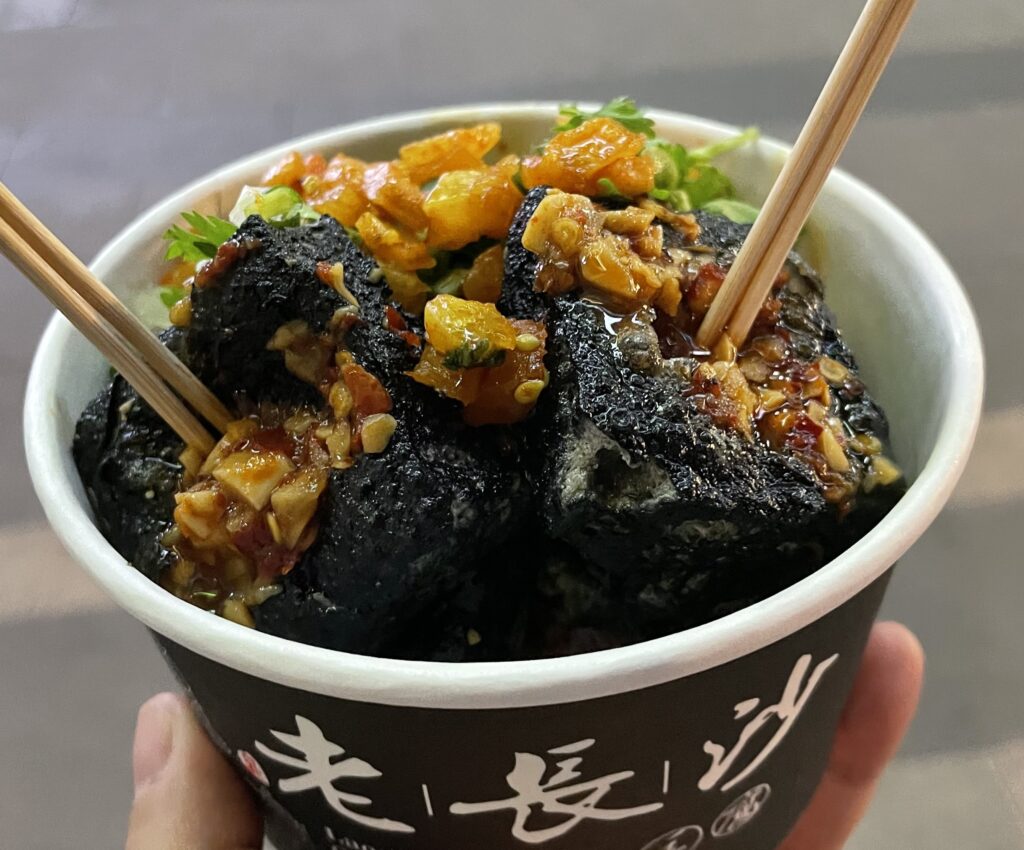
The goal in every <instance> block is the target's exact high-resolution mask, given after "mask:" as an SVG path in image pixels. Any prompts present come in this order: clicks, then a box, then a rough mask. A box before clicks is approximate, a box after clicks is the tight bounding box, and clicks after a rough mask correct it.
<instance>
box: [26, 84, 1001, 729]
mask: <svg viewBox="0 0 1024 850" xmlns="http://www.w3.org/2000/svg"><path fill="white" fill-rule="evenodd" d="M556 109H557V104H556V103H554V102H545V101H530V102H519V103H484V104H476V105H469V106H461V107H448V108H440V109H425V110H417V111H413V112H404V113H399V114H395V115H390V116H386V117H381V118H373V119H369V120H365V121H360V122H356V123H352V124H346V125H342V126H339V127H335V128H331V129H328V130H322V131H318V132H316V133H312V134H308V135H304V136H301V137H298V138H295V139H291V140H289V141H286V142H284V143H282V144H279V145H274V146H272V147H269V148H266V149H264V150H261V151H258V152H256V153H253V154H250V155H247V156H244V157H242V158H240V159H238V160H236V161H234V162H232V163H230V164H228V165H226V166H223V167H221V168H218V169H216V170H214V171H212V172H210V173H209V174H207V175H205V176H203V177H201V178H199V179H198V180H195V181H193V182H192V183H190V184H188V185H187V186H185V187H184V188H183V189H180V190H179V191H177V192H175V193H173V194H171V195H170V196H168V197H166V198H165V199H163V200H161V201H159V202H158V203H156V204H155V205H153V206H152V207H150V208H149V209H148V210H147V211H146V212H144V213H143V214H142V215H141V216H139V217H137V218H136V219H135V220H134V221H133V222H132V223H130V224H129V225H128V226H127V227H126V228H124V229H123V230H122V231H121V232H120V233H119V234H117V235H116V236H115V237H114V238H113V239H112V240H110V242H108V243H107V245H106V246H105V247H104V248H103V249H102V250H101V251H100V252H99V254H98V255H97V256H96V258H95V260H94V261H93V263H92V266H91V267H92V268H93V270H94V271H96V272H97V274H98V275H99V276H100V277H101V278H102V277H103V275H104V273H105V271H106V269H108V268H109V267H110V266H112V265H113V264H114V263H115V262H118V261H119V260H120V259H121V258H123V257H124V256H125V255H129V254H131V253H134V252H135V251H137V250H139V247H140V246H141V245H143V244H145V243H144V242H143V241H142V234H144V233H146V232H148V230H150V229H151V227H152V226H153V224H154V222H160V223H162V224H163V225H164V226H166V223H167V222H169V221H171V220H172V219H173V218H174V217H175V216H176V215H177V214H178V212H180V210H181V209H185V208H186V207H185V206H181V204H183V203H186V201H187V199H189V198H190V197H191V196H192V195H195V194H197V193H198V192H200V191H204V192H210V191H212V190H214V189H215V188H216V187H217V186H218V185H221V184H224V183H227V182H230V181H232V180H237V179H241V178H243V177H244V176H245V175H247V174H251V173H253V172H255V171H257V170H259V169H260V168H261V167H266V165H267V164H269V163H270V162H272V161H274V160H275V159H276V158H278V157H280V156H281V155H283V154H284V153H287V152H288V151H290V150H294V149H299V150H306V149H314V148H318V147H331V148H334V149H342V148H343V146H344V145H346V144H348V145H350V144H352V143H353V141H355V140H357V139H360V138H366V137H371V136H375V135H378V134H383V133H387V132H395V131H403V130H410V129H423V130H424V131H428V130H430V129H436V128H437V127H439V126H440V125H456V124H465V123H470V122H476V121H481V120H501V119H502V118H505V119H507V118H544V117H553V116H554V114H555V111H556ZM649 115H650V116H651V117H652V118H653V119H654V120H655V122H656V124H657V126H658V127H659V128H660V129H661V130H662V131H665V130H668V131H669V132H670V135H671V134H677V135H678V134H698V135H700V136H702V137H705V138H711V139H713V138H718V137H721V136H723V135H726V134H731V133H735V132H737V130H738V128H736V127H733V126H730V125H727V124H722V123H719V122H716V121H710V120H707V119H703V118H698V117H695V116H691V115H686V114H683V113H675V112H668V111H663V110H650V112H649ZM759 144H760V145H762V146H763V148H764V150H766V151H767V152H769V153H772V154H775V155H784V154H785V153H786V152H788V150H789V146H787V145H784V144H783V143H781V142H779V141H776V140H773V139H762V140H761V141H760V142H759ZM827 190H828V191H829V193H830V194H834V195H836V196H839V197H842V198H844V199H845V200H846V201H849V202H851V203H853V204H855V205H857V206H859V207H862V208H863V207H867V208H869V209H870V210H871V215H872V216H873V217H874V218H875V220H877V221H880V222H881V224H882V225H883V226H884V227H885V229H886V230H888V231H889V232H891V233H893V235H894V237H895V239H896V240H898V241H900V242H902V243H903V244H905V245H907V246H909V249H910V252H911V253H912V254H913V255H914V256H915V257H916V258H917V262H919V263H920V264H921V265H924V266H926V267H927V268H928V269H929V275H928V284H927V286H928V288H929V290H930V292H929V295H930V296H931V298H932V299H933V300H934V301H935V302H936V303H937V304H938V305H939V310H940V312H941V314H942V316H943V318H944V327H942V328H940V331H942V332H945V333H948V334H949V335H950V348H951V350H952V351H955V352H956V354H955V355H951V371H952V373H953V374H952V380H953V382H954V385H955V386H957V387H959V388H960V390H959V391H958V392H957V393H955V394H951V396H950V399H949V400H948V401H947V403H946V405H945V409H944V410H943V412H942V417H941V424H940V427H939V431H938V435H937V437H936V440H935V445H934V448H933V450H932V452H931V454H930V456H929V457H928V459H927V461H926V462H925V464H924V466H923V467H922V469H921V472H920V474H919V475H918V477H917V479H916V480H915V481H914V483H913V484H912V485H911V486H910V488H909V489H908V491H907V493H906V494H905V495H904V496H903V498H902V499H901V500H900V501H899V502H898V503H897V504H896V506H895V507H894V508H893V509H892V511H890V513H889V514H888V515H887V516H886V517H885V518H884V519H883V520H882V521H881V522H880V523H879V524H878V525H877V526H875V527H874V528H873V529H872V530H871V531H869V532H868V533H867V534H866V535H865V536H864V537H863V538H861V539H860V540H858V541H857V542H856V543H855V544H854V545H853V546H852V547H850V548H849V549H848V550H846V551H845V552H843V553H842V554H840V555H839V556H838V557H836V558H835V559H833V560H832V561H830V562H829V563H827V564H825V565H824V566H823V567H821V568H820V569H819V570H817V571H816V572H815V573H813V574H812V575H810V576H808V577H807V578H805V579H803V580H802V581H800V582H797V583H796V584H794V585H792V586H790V587H788V588H786V589H785V590H783V591H781V592H779V593H777V594H775V595H773V596H771V597H769V598H767V599H764V600H762V601H760V602H757V603H755V604H753V605H750V606H748V607H746V608H743V609H741V610H739V611H736V612H734V613H732V614H729V615H726V616H725V617H722V618H720V619H718V620H714V621H712V622H710V623H706V624H704V625H701V626H697V627H695V628H691V629H688V630H686V631H682V632H678V633H675V634H672V635H668V636H665V637H661V638H657V639H654V640H649V641H644V642H642V643H638V644H634V645H631V646H625V647H618V648H615V649H608V650H602V651H598V652H593V653H588V654H584V655H576V656H570V657H563V658H551V659H536V660H529V661H500V662H479V663H467V664H457V663H450V662H432V661H402V660H396V659H386V658H373V657H369V656H362V655H356V654H352V653H347V652H341V651H337V650H330V649H324V648H321V647H315V646H310V645H307V644H302V643H298V642H296V641H291V640H287V639H285V638H281V637H277V636H275V635H271V634H265V633H262V632H258V631H255V630H252V629H246V628H243V627H241V626H238V625H236V624H234V623H231V622H229V621H227V620H224V619H222V618H219V617H215V616H211V615H210V614H208V613H207V612H204V611H202V610H200V609H198V608H196V607H194V606H192V605H190V604H189V603H187V602H185V601H183V600H181V599H178V598H176V597H175V596H173V595H172V594H170V593H168V592H167V591H165V590H164V589H163V588H161V587H160V586H159V585H157V584H156V583H155V582H152V581H150V580H149V579H148V578H146V577H145V576H144V575H142V573H140V572H138V571H137V570H136V569H134V568H133V567H132V566H131V565H130V564H128V563H127V561H126V560H125V559H124V558H123V557H121V555H120V554H119V553H117V552H116V551H115V550H114V548H113V547H112V546H111V545H110V544H109V543H108V542H107V541H106V539H105V538H104V537H103V536H102V534H101V533H100V531H99V530H98V528H97V527H96V526H95V525H94V524H93V520H92V518H91V512H90V511H89V509H88V507H87V506H86V505H85V504H83V502H82V500H81V493H82V488H81V484H80V482H79V481H78V479H77V473H76V472H75V469H74V466H73V464H71V463H69V462H68V452H69V446H68V445H67V435H66V434H62V433H61V429H60V428H59V427H58V426H59V414H58V410H57V408H56V402H55V399H56V397H57V396H56V389H57V387H58V386H59V385H60V384H61V383H63V382H66V381H68V380H73V379H74V378H73V371H74V364H68V363H67V362H66V361H65V359H64V356H63V355H64V351H65V349H66V347H67V345H68V343H69V341H70V340H71V339H72V338H73V336H74V335H75V333H76V332H75V331H74V329H73V328H72V327H71V325H70V324H69V323H68V322H67V320H65V319H64V318H63V316H61V315H59V314H57V315H54V316H53V318H52V319H51V321H50V322H49V324H48V326H47V328H46V331H45V332H44V334H43V336H42V338H41V340H40V343H39V346H38V348H37V350H36V353H35V356H34V359H33V363H32V369H31V372H30V375H29V381H28V387H27V390H26V394H25V408H24V430H25V449H26V455H27V459H28V466H29V471H30V474H31V477H32V481H33V484H34V487H35V489H36V493H37V495H38V497H39V500H40V502H41V503H42V505H43V508H44V511H45V512H46V515H47V518H48V519H49V521H50V523H51V525H52V526H53V528H54V531H55V533H56V534H57V536H58V537H59V538H60V540H61V541H62V543H63V544H64V546H65V547H66V548H67V550H68V551H69V553H70V554H71V555H72V557H74V558H75V559H76V560H77V561H78V562H79V563H80V564H81V565H82V566H83V567H85V569H86V570H88V572H89V573H90V574H91V575H92V576H93V578H94V579H95V580H96V581H97V582H98V583H99V584H100V585H101V586H103V587H104V589H105V590H106V591H107V592H108V593H109V594H110V595H111V596H112V597H113V598H114V600H115V601H116V602H117V603H118V604H119V605H120V606H121V607H123V608H124V609H126V610H127V611H128V612H129V613H131V614H132V615H133V616H134V617H136V618H137V619H138V620H140V621H141V622H143V623H144V624H145V625H146V626H148V627H149V628H151V629H153V630H154V631H156V632H159V633H160V634H162V635H164V636H165V637H167V638H168V639H170V640H172V641H174V642H176V643H178V644H181V645H182V646H184V647H186V648H188V649H190V650H192V651H193V652H197V653H198V654H200V655H203V656H205V657H207V658H210V659H212V660H213V661H216V662H219V663H222V664H225V665H227V666H229V667H232V668H234V669H237V670H240V671H243V672H245V673H248V674H250V675H253V676H256V677H258V678H263V679H267V680H269V681H272V682H276V683H278V684H281V685H286V686H291V687H295V688H299V689H302V690H306V691H312V692H315V693H319V694H324V695H327V696H332V697H339V698H344V699H351V700H356V701H363V702H373V703H381V704H387V705H395V706H416V707H424V708H449V709H466V708H472V709H485V708H487V709H490V708H514V707H525V706H536V705H549V704H558V703H567V702H575V701H579V700H585V699H596V698H600V697H604V696H610V695H613V694H618V693H624V692H628V691H633V690H639V689H642V688H646V687H651V686H654V685H658V684H662V683H664V682H668V681H671V680H674V679H678V678H682V677H684V676H689V675H693V674H695V673H699V672H701V671H703V670H706V669H709V668H711V667H715V666H719V665H721V664H724V663H727V662H729V661H732V660H734V659H736V658H739V657H741V656H743V655H747V654H749V653H751V652H754V651H756V650H757V649H759V648H761V647H763V646H767V645H768V644H771V643H774V642H776V641H777V640H780V639H782V638H783V637H785V636H787V635H789V634H792V633H794V632H796V631H798V630H799V629H801V628H803V627H804V626H806V625H808V624H809V623H811V622H813V621H815V620H817V619H820V618H821V617H823V616H824V615H825V614H827V613H828V612H830V611H832V610H833V609H835V608H837V607H838V606H839V605H841V604H842V603H844V602H845V601H847V600H848V599H850V598H852V597H853V596H854V595H856V594H857V593H858V592H860V591H861V590H862V589H864V588H865V587H867V586H868V585H869V584H870V583H871V582H873V581H874V580H875V579H876V578H878V577H879V576H880V575H881V574H883V573H884V572H885V571H886V570H888V568H889V567H890V566H891V565H892V564H893V563H895V561H896V560H897V559H898V558H899V557H900V556H901V555H902V554H903V553H904V552H905V551H906V550H907V549H908V548H909V547H910V546H911V544H913V542H914V541H915V540H916V539H917V538H918V537H919V536H920V535H921V534H922V533H923V531H924V530H925V528H927V526H928V525H929V524H930V523H931V522H932V520H934V518H935V517H936V515H937V514H938V513H939V511H940V510H941V508H942V506H943V505H944V504H945V502H946V501H947V499H948V498H949V495H950V493H951V492H952V490H953V487H954V485H955V484H956V482H957V480H958V479H959V478H960V475H961V473H962V472H963V469H964V466H965V464H966V461H967V458H968V455H969V452H970V448H971V444H972V443H973V440H974V436H975V433H976V431H977V427H978V423H979V420H980V416H981V406H982V395H983V380H982V377H983V373H984V364H983V354H982V347H981V340H980V335H979V333H978V328H977V323H976V320H975V317H974V312H973V310H972V308H971V306H970V303H969V301H968V299H967V296H966V294H965V293H964V291H963V289H962V288H961V286H960V283H959V281H958V280H957V277H956V275H955V273H954V272H953V271H952V269H951V268H950V266H949V265H948V263H947V262H946V260H945V259H944V258H943V257H942V255H941V254H940V253H939V251H938V250H937V248H936V247H935V246H934V245H933V244H932V242H931V241H930V240H929V239H928V237H927V236H925V235H924V233H922V232H921V230H920V229H919V228H918V227H917V226H916V225H914V224H913V223H912V222H911V221H910V220H909V219H908V218H907V217H906V216H905V215H904V214H903V213H902V212H900V211H899V210H898V209H897V208H896V207H895V206H893V205H892V204H891V203H890V202H889V201H888V200H886V199H885V198H884V197H883V196H882V195H880V194H879V193H878V192H876V191H875V190H874V189H871V188H870V187H868V186H867V185H866V184H864V183H862V182H861V181H860V180H857V179H856V178H854V177H852V176H850V175H849V174H846V173H845V172H843V171H840V170H836V171H834V172H833V174H832V175H831V176H830V177H829V181H828V184H827Z"/></svg>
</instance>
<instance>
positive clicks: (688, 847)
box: [644, 825, 704, 850]
mask: <svg viewBox="0 0 1024 850" xmlns="http://www.w3.org/2000/svg"><path fill="white" fill-rule="evenodd" d="M703 840H704V830H703V829H701V828H700V827H699V826H696V825H694V826H684V827H681V828H680V829H673V830H672V831H671V832H666V833H665V834H664V835H662V836H661V837H660V838H655V839H654V841H652V842H651V843H650V844H646V845H644V850H696V848H697V847H698V846H699V845H700V843H701V842H702V841H703Z"/></svg>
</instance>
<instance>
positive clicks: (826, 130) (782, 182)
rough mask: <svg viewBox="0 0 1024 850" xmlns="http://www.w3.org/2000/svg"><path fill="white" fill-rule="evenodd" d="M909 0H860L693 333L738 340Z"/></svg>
mask: <svg viewBox="0 0 1024 850" xmlns="http://www.w3.org/2000/svg"><path fill="white" fill-rule="evenodd" d="M914 3H915V0H868V4H867V5H866V6H865V7H864V11H863V12H862V13H861V16H860V18H859V19H858V21H857V24H856V26H855V27H854V29H853V32H852V33H851V34H850V38H849V40H848V41H847V43H846V46H845V47H844V48H843V52H842V53H841V54H840V56H839V60H838V61H837V62H836V65H835V68H833V69H832V73H831V75H830V76H829V78H828V81H827V82H826V83H825V87H824V88H823V89H822V91H821V94H820V95H819V97H818V100H817V102H816V103H815V105H814V109H813V110H812V111H811V114H810V116H809V117H808V119H807V123H806V124H804V127H803V129H802V130H801V131H800V136H799V137H798V138H797V141H796V144H795V145H794V146H793V151H792V153H791V154H790V155H789V157H788V158H787V160H786V163H785V165H784V166H783V168H782V171H781V172H780V173H779V176H778V178H777V179H776V181H775V184H774V185H773V186H772V190H771V192H770V193H769V194H768V197H767V199H766V200H765V203H764V206H763V207H762V208H761V212H760V214H759V215H758V217H757V220H756V221H755V222H754V224H753V226H752V227H751V229H750V233H749V234H748V236H747V238H746V240H745V241H744V243H743V247H742V248H741V249H740V251H739V253H738V254H737V255H736V260H735V262H734V263H733V265H732V268H731V269H730V270H729V273H728V275H727V276H726V279H725V282H724V283H723V284H722V287H721V289H719V291H718V293H717V295H716V296H715V299H714V300H713V301H712V304H711V307H710V309H709V310H708V312H707V314H706V315H705V317H704V320H703V322H702V323H701V325H700V328H699V329H698V331H697V336H696V340H697V342H698V343H699V344H701V345H703V346H705V347H707V348H710V347H711V346H713V345H714V344H715V342H717V340H718V338H719V337H720V336H721V335H722V333H723V332H726V333H728V334H729V338H730V339H731V340H732V342H733V343H734V344H735V345H737V346H741V345H743V343H744V342H745V341H746V339H747V335H748V334H749V333H750V328H751V326H752V325H753V324H754V321H755V319H756V318H757V314H758V313H759V312H760V310H761V307H762V306H763V304H764V302H765V299H766V298H767V297H768V295H769V293H770V292H771V289H772V284H773V283H774V282H775V280H776V278H777V277H778V275H779V272H780V271H781V270H782V267H783V265H784V263H785V261H786V257H787V255H788V254H789V252H790V250H791V249H792V248H793V244H794V243H795V242H796V240H797V237H798V236H799V234H800V230H801V229H802V228H803V226H804V224H805V223H806V221H807V217H808V216H809V215H810V212H811V208H812V207H813V205H814V202H815V200H816V199H817V197H818V194H819V193H820V192H821V189H822V187H823V186H824V184H825V179H826V178H827V177H828V174H829V172H830V171H831V170H832V167H833V166H834V165H835V164H836V161H837V160H838V159H839V156H840V154H841V153H842V151H843V148H844V147H845V146H846V142H847V141H848V140H849V138H850V134H851V133H852V132H853V128H854V126H855V125H856V123H857V120H858V119H859V118H860V116H861V113H862V112H863V111H864V107H865V105H866V104H867V102H868V99H869V98H870V97H871V93H872V92H873V91H874V89H875V85H876V84H877V83H878V80H879V78H880V77H881V76H882V71H883V70H885V66H886V65H887V64H888V62H889V58H890V57H891V56H892V53H893V51H894V50H895V48H896V44H897V42H898V41H899V38H900V35H901V34H902V33H903V30H904V28H905V27H906V24H907V21H908V20H909V19H910V13H911V12H912V11H913V8H914Z"/></svg>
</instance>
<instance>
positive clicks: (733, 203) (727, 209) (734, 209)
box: [704, 198, 761, 224]
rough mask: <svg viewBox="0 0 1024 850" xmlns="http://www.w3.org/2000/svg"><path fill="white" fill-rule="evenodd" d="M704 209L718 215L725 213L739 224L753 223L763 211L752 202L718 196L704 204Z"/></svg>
mask: <svg viewBox="0 0 1024 850" xmlns="http://www.w3.org/2000/svg"><path fill="white" fill-rule="evenodd" d="M704 209H706V210H707V211H708V212H712V213H716V214H717V215H724V216H725V217H726V218H728V219H731V220H732V221H735V222H736V223H737V224H753V223H754V221H755V219H757V216H758V213H760V212H761V210H759V209H758V208H757V207H755V206H753V205H752V204H747V203H744V202H743V201H737V200H736V199H735V198H716V199H715V200H713V201H708V202H707V203H706V204H704Z"/></svg>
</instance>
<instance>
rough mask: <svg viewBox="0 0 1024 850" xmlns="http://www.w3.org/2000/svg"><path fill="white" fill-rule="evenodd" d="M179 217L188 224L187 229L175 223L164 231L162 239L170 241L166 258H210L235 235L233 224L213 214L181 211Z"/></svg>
mask: <svg viewBox="0 0 1024 850" xmlns="http://www.w3.org/2000/svg"><path fill="white" fill-rule="evenodd" d="M181 217H182V218H183V219H185V223H186V224H188V226H189V229H188V230H186V229H185V228H183V227H181V226H180V225H177V224H176V225H174V226H173V227H171V228H169V229H168V230H167V231H166V232H165V233H164V239H166V240H167V241H168V242H170V245H168V246H167V253H166V254H165V257H166V259H168V260H174V259H176V258H178V257H181V259H183V260H186V261H188V262H190V263H197V262H199V261H200V260H209V259H212V258H213V256H214V255H215V254H216V253H217V249H218V248H219V247H220V246H221V245H223V244H224V243H225V242H227V241H228V240H229V239H230V238H231V237H232V236H234V235H235V230H236V228H235V226H234V225H233V224H232V223H231V222H230V221H225V220H224V219H222V218H217V216H215V215H210V216H204V215H203V214H202V213H198V212H195V211H193V212H190V213H188V212H183V213H182V214H181Z"/></svg>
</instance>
